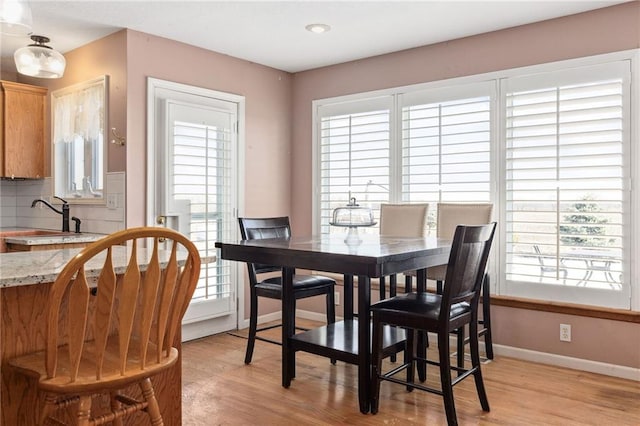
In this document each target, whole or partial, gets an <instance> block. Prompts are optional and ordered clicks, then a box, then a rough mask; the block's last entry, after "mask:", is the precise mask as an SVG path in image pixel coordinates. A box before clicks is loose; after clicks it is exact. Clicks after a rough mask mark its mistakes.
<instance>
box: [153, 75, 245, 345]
mask: <svg viewBox="0 0 640 426" xmlns="http://www.w3.org/2000/svg"><path fill="white" fill-rule="evenodd" d="M158 89H163V90H171V91H175V92H181V93H186V94H190V95H199V96H206V97H210V98H215V99H219V100H223V101H228V102H233V103H236V104H237V105H238V121H237V124H236V125H237V129H236V130H237V141H238V147H237V157H236V158H237V160H236V161H237V164H236V167H237V171H238V174H237V176H236V188H234V190H235V192H236V194H237V196H236V206H235V217H236V218H237V217H238V216H240V215H241V214H242V212H244V173H243V171H244V170H245V165H244V158H245V137H244V135H245V97H244V96H241V95H236V94H232V93H226V92H219V91H217V90H212V89H207V88H203V87H198V86H192V85H188V84H183V83H176V82H172V81H168V80H162V79H158V78H154V77H147V139H146V144H147V150H146V155H147V173H146V178H147V179H146V180H147V182H146V214H145V217H146V224H147V226H158V225H157V224H156V218H155V215H154V212H155V204H156V190H157V187H156V182H155V176H156V162H155V161H153V159H155V158H156V144H155V141H156V136H157V135H156V127H157V123H156V120H155V117H156V111H155V105H156V102H155V99H156V91H157V90H158ZM243 266H244V265H241V264H239V263H238V262H234V267H235V269H236V271H235V275H236V277H237V279H238V282H237V286H236V292H235V297H236V324H235V326H236V329H238V328H239V326H240V324H241V323H242V321H243V320H244V289H245V273H244V269H243V268H242V267H243ZM213 320H215V318H213V319H211V320H206V321H213ZM206 321H204V322H206ZM183 328H184V327H183ZM190 328H191V329H194V330H193V333H192V332H191V331H186V330H183V336H182V340H183V341H184V340H189V339H190V338H196V337H200V332H199V327H198V326H197V324H190ZM190 335H193V337H190Z"/></svg>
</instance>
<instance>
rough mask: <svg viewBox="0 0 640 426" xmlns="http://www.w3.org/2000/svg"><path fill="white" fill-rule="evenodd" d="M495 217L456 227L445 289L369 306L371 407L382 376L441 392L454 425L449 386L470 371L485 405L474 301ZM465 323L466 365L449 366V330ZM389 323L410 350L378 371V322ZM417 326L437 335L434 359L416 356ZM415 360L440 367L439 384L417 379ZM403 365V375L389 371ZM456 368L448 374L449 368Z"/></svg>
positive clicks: (374, 405)
mask: <svg viewBox="0 0 640 426" xmlns="http://www.w3.org/2000/svg"><path fill="white" fill-rule="evenodd" d="M495 228H496V224H495V222H494V223H492V224H490V225H477V226H465V225H460V226H458V227H457V228H456V231H455V234H454V237H453V244H452V246H451V254H450V255H449V263H448V267H447V274H446V284H445V286H444V293H443V294H442V295H440V294H433V293H430V292H421V293H408V294H403V295H400V296H396V297H392V298H390V299H385V300H382V301H380V302H378V303H375V304H373V305H372V306H371V312H372V314H373V338H372V352H373V355H372V360H371V362H372V366H373V369H372V385H373V386H372V395H371V412H372V413H373V414H375V413H377V412H378V408H379V399H380V382H381V381H382V380H388V381H392V382H394V383H399V384H404V385H405V386H407V387H408V388H410V389H420V390H424V391H427V392H432V393H436V394H438V395H442V397H443V400H444V406H445V412H446V414H447V423H448V424H449V425H457V419H456V409H455V403H454V398H453V386H454V385H456V384H457V383H459V382H460V381H461V380H463V379H464V378H466V377H469V376H470V375H473V377H474V379H475V384H476V390H477V393H478V397H479V399H480V404H481V406H482V409H483V410H484V411H489V401H488V399H487V394H486V392H485V389H484V383H483V380H482V372H481V370H480V354H479V351H478V301H479V299H480V291H481V289H482V282H483V280H484V274H485V269H486V265H487V259H488V258H489V251H490V250H491V243H492V241H493V235H494V232H495ZM467 324H468V325H469V327H470V330H471V332H470V347H471V367H470V368H469V369H464V368H462V367H458V366H452V365H451V361H450V355H449V333H451V332H452V331H454V330H458V329H459V328H461V327H464V326H465V325H467ZM385 325H391V326H396V327H402V328H405V329H406V331H407V347H408V349H409V354H410V356H409V357H408V359H407V360H405V363H404V364H403V365H402V366H400V367H395V368H393V369H392V370H390V371H389V372H386V373H385V372H383V371H382V358H383V357H384V351H383V345H382V337H383V327H384V326H385ZM416 331H420V332H432V333H436V334H437V336H438V355H439V360H438V362H435V361H431V360H428V359H427V358H426V357H424V358H422V357H420V358H419V357H418V355H417V344H416V341H417V339H416ZM416 362H420V363H427V364H433V365H438V366H439V367H440V387H439V388H437V387H436V388H434V387H430V386H427V384H424V383H423V384H421V383H416V382H415V381H414V374H413V371H414V369H415V367H416ZM404 369H407V380H406V381H403V380H401V379H398V378H396V377H394V376H395V375H396V374H397V373H399V372H401V371H402V370H404ZM452 370H455V371H457V372H458V377H456V378H455V379H453V380H452V377H451V372H452Z"/></svg>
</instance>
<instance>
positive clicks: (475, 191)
mask: <svg viewBox="0 0 640 426" xmlns="http://www.w3.org/2000/svg"><path fill="white" fill-rule="evenodd" d="M494 88H495V83H480V84H473V85H463V86H460V87H456V88H444V89H436V90H429V91H424V92H414V93H410V94H403V95H402V98H401V104H402V154H401V158H402V171H401V185H402V188H401V191H400V192H401V197H402V200H401V201H402V202H404V203H411V202H428V203H431V206H430V209H429V217H430V218H429V228H430V233H431V234H433V235H435V228H436V221H437V218H436V217H435V216H436V212H437V208H436V204H437V203H438V202H489V201H490V200H491V190H492V184H491V182H492V180H491V179H492V170H491V119H492V108H491V106H492V96H493V94H494V92H495V89H494Z"/></svg>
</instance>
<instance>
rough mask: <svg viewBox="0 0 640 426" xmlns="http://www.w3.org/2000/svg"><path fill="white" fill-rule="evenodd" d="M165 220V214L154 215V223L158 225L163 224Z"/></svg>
mask: <svg viewBox="0 0 640 426" xmlns="http://www.w3.org/2000/svg"><path fill="white" fill-rule="evenodd" d="M166 222H167V217H166V216H157V217H156V223H157V224H158V225H164V224H165V223H166Z"/></svg>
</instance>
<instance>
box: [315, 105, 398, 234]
mask: <svg viewBox="0 0 640 426" xmlns="http://www.w3.org/2000/svg"><path fill="white" fill-rule="evenodd" d="M389 101H390V99H389V98H383V99H377V100H374V101H366V102H356V103H354V104H353V105H339V106H338V108H336V107H335V106H330V107H329V108H321V109H320V115H321V117H320V120H319V142H320V147H319V157H320V161H319V164H320V170H319V171H320V173H319V175H320V181H319V183H320V185H319V192H320V194H319V200H320V203H319V205H320V230H321V232H322V233H343V232H344V229H340V228H336V227H333V226H330V225H329V222H330V221H331V218H332V214H333V210H334V209H335V208H337V207H341V206H344V205H346V204H347V203H348V202H349V199H350V198H351V197H355V198H356V199H357V200H358V203H359V204H367V205H371V204H372V203H380V202H384V201H387V200H388V196H389V195H388V188H389V167H390V165H389V155H390V145H389V144H390V133H391V130H390V113H391V110H390V107H389V106H388V105H389ZM348 110H351V111H352V112H351V113H345V112H344V111H348ZM367 231H369V232H372V230H371V229H369V230H364V229H363V230H361V232H367Z"/></svg>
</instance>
